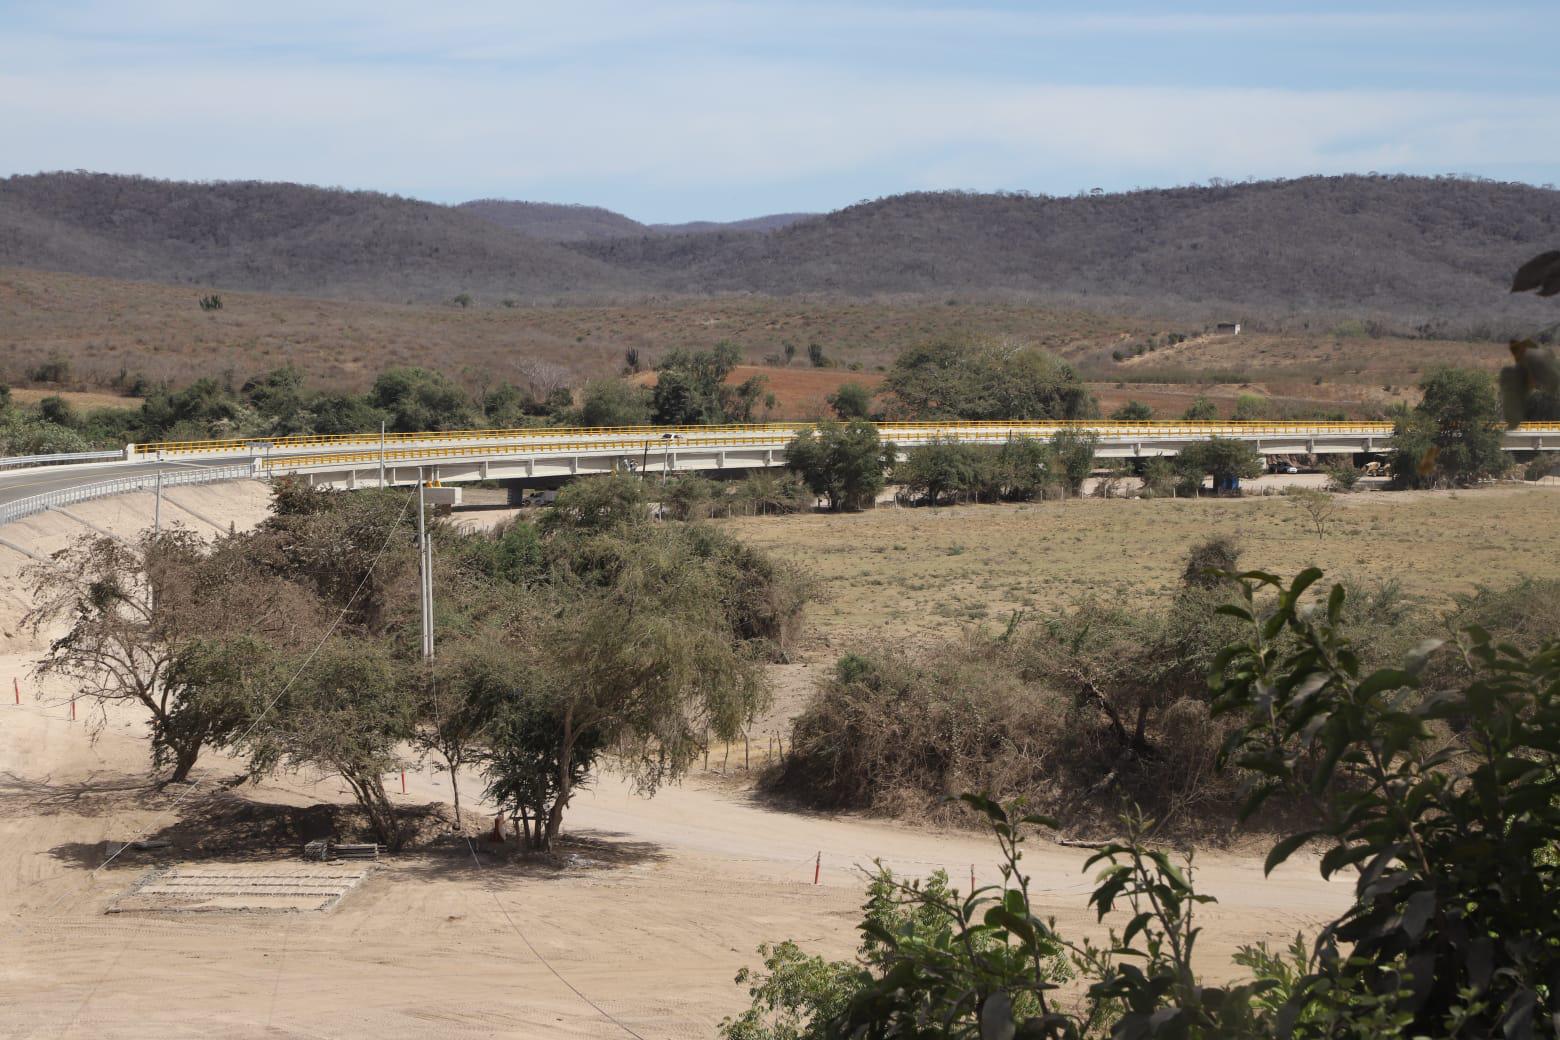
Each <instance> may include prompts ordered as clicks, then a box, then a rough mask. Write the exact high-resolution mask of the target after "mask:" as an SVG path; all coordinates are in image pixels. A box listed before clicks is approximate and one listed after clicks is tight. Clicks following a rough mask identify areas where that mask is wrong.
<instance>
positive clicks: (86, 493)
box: [0, 462, 255, 524]
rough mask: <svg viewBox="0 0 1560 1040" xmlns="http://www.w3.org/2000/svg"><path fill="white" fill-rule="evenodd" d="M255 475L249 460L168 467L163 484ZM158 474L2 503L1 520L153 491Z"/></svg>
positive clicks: (2, 522) (4, 521)
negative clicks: (116, 496)
mask: <svg viewBox="0 0 1560 1040" xmlns="http://www.w3.org/2000/svg"><path fill="white" fill-rule="evenodd" d="M254 475H255V471H254V467H253V466H252V465H250V464H249V463H247V462H246V463H243V464H236V465H231V466H205V467H202V468H201V469H188V470H165V471H163V472H162V474H161V477H162V486H163V487H165V488H169V487H176V486H180V485H186V484H211V483H215V482H217V481H221V480H243V479H245V478H247V477H253V476H254ZM158 476H159V474H158V473H155V472H153V473H137V474H134V475H133V476H126V477H120V478H119V479H117V480H105V481H101V482H99V483H96V484H82V485H79V486H77V487H68V488H59V489H57V490H54V491H47V492H44V493H43V494H41V495H31V496H29V497H27V498H18V499H14V500H12V501H10V502H4V503H0V524H9V523H11V522H12V521H15V520H20V519H22V518H23V517H28V516H33V515H35V514H37V513H42V512H44V511H46V510H49V509H54V508H56V507H58V506H68V505H71V504H72V503H74V502H85V501H88V500H89V499H94V498H106V497H108V496H109V495H123V494H127V493H129V492H132V491H151V490H153V489H155V488H156V487H157V482H158Z"/></svg>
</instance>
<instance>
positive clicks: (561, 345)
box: [0, 267, 1149, 389]
mask: <svg viewBox="0 0 1560 1040" xmlns="http://www.w3.org/2000/svg"><path fill="white" fill-rule="evenodd" d="M204 291H205V290H202V289H197V288H192V287H172V286H164V285H153V284H147V283H142V282H129V281H121V280H115V279H107V278H91V277H82V276H79V275H64V274H55V273H49V272H44V271H33V270H27V269H21V268H15V267H12V268H4V267H0V359H3V360H0V379H3V378H9V379H10V380H12V381H21V380H22V379H23V378H24V376H25V373H26V370H27V369H28V368H29V367H31V366H33V365H36V364H38V363H39V362H41V361H43V360H45V359H47V358H50V357H54V356H60V357H64V358H66V359H68V360H70V361H71V362H72V367H73V370H74V372H75V373H76V375H77V377H78V378H80V379H83V380H85V381H88V382H103V381H106V380H109V379H112V378H113V377H114V376H115V375H117V374H118V373H119V372H120V371H121V370H128V371H129V372H131V373H135V372H140V373H143V374H145V375H147V376H148V377H150V378H151V379H153V380H162V379H168V380H172V381H174V382H175V383H179V384H182V383H185V382H187V381H189V380H190V379H193V378H195V377H197V376H202V375H219V374H221V373H222V372H224V371H228V370H232V371H235V372H237V373H238V374H239V375H240V376H243V375H247V374H251V373H254V372H260V371H264V370H266V369H269V368H273V367H275V366H277V365H281V364H286V363H291V364H294V365H297V366H298V367H299V368H302V369H303V370H304V371H305V372H306V373H308V374H309V376H311V377H312V379H313V380H317V381H319V382H321V383H324V384H327V385H334V386H340V387H342V388H345V389H362V388H364V387H366V386H367V385H368V384H369V383H370V382H372V380H373V378H374V376H375V375H376V374H377V373H378V372H380V371H381V370H383V369H384V368H386V367H389V366H391V365H398V364H416V365H427V366H430V367H434V368H438V369H440V370H441V371H445V372H448V373H449V374H450V375H451V376H452V377H457V378H459V377H461V376H462V373H465V372H467V371H468V370H469V371H470V372H471V373H473V377H475V376H478V375H480V376H484V377H486V378H487V379H489V380H492V381H498V380H505V379H507V380H511V381H514V380H516V379H517V378H519V377H520V375H522V373H521V372H519V371H517V368H516V366H523V365H527V364H531V363H535V362H542V363H546V364H549V365H555V366H559V367H560V368H562V369H564V370H566V372H567V373H568V374H569V375H570V376H571V377H573V378H575V379H584V378H587V377H591V376H600V375H610V374H613V373H615V372H617V371H618V370H619V369H620V368H621V367H622V364H623V355H624V352H625V351H626V350H628V349H630V348H633V349H635V350H638V351H639V354H640V356H641V358H642V360H643V361H644V363H646V364H653V363H654V361H655V360H656V358H658V357H660V356H661V355H662V354H664V353H666V352H668V351H670V350H672V349H674V348H678V347H682V348H693V349H706V348H708V347H711V346H713V345H715V344H716V343H718V342H720V341H722V340H730V341H731V342H734V343H736V344H737V345H738V346H739V347H741V348H742V350H743V351H744V353H745V354H746V356H747V357H748V359H749V360H750V361H752V362H753V363H755V364H756V363H760V362H762V361H763V359H764V358H766V357H770V356H775V357H780V356H783V351H784V346H785V344H786V343H788V342H789V343H791V344H793V345H794V346H795V347H796V350H797V360H796V361H795V362H793V366H792V367H793V369H794V370H796V371H798V372H800V371H803V370H805V369H806V364H807V362H806V355H807V348H808V346H809V345H810V344H812V343H818V344H820V345H821V346H822V347H823V348H824V351H825V354H826V355H827V356H828V357H829V358H830V359H832V360H833V361H834V362H835V363H836V364H837V365H838V366H840V368H842V369H843V368H844V367H846V366H849V365H851V364H853V363H854V364H859V365H860V366H861V367H862V370H863V371H862V373H861V375H862V376H865V375H866V374H868V373H870V372H871V371H872V370H873V369H875V368H876V367H877V366H878V365H886V364H887V363H888V362H890V361H891V360H892V359H893V358H894V356H895V355H896V354H898V352H899V350H900V349H901V348H902V347H903V346H905V345H906V344H909V343H918V342H924V341H927V340H933V339H938V338H942V337H947V336H971V337H977V338H984V337H990V338H999V339H1007V340H1012V341H1015V342H1023V343H1033V344H1036V345H1038V346H1042V347H1044V348H1046V349H1048V350H1052V351H1055V352H1057V353H1060V354H1064V355H1068V356H1074V355H1079V354H1086V353H1091V352H1095V351H1097V350H1098V349H1099V348H1100V347H1102V346H1105V345H1107V344H1110V343H1113V342H1117V341H1119V340H1120V338H1121V337H1122V336H1123V335H1128V336H1132V335H1146V334H1148V332H1149V328H1148V326H1146V325H1145V324H1143V323H1141V322H1138V321H1135V320H1123V319H1117V318H1107V317H1102V316H1099V315H1094V314H1090V313H1087V312H1082V311H1067V310H1054V309H1049V308H1044V307H1033V306H1022V305H1017V304H980V305H975V304H969V305H959V306H948V305H947V304H946V303H943V302H937V303H930V302H924V301H922V302H916V301H904V302H886V303H882V302H866V301H851V300H812V299H806V300H804V299H788V300H769V299H755V298H747V299H718V300H691V299H683V300H665V301H659V302H646V303H642V304H639V305H635V306H537V307H513V308H510V307H477V306H473V307H472V308H470V309H464V308H461V307H457V306H451V305H448V304H445V305H431V306H416V305H405V304H392V303H373V302H362V301H346V300H322V299H310V298H307V297H301V296H290V295H280V294H262V293H248V292H231V291H224V292H223V293H222V294H221V295H222V304H223V305H222V309H221V310H220V311H202V310H201V309H200V307H199V304H198V301H199V299H200V296H201V295H202V294H203V293H204ZM820 371H830V372H833V371H835V370H834V369H828V370H820ZM851 377H852V376H850V375H847V376H846V378H851Z"/></svg>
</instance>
